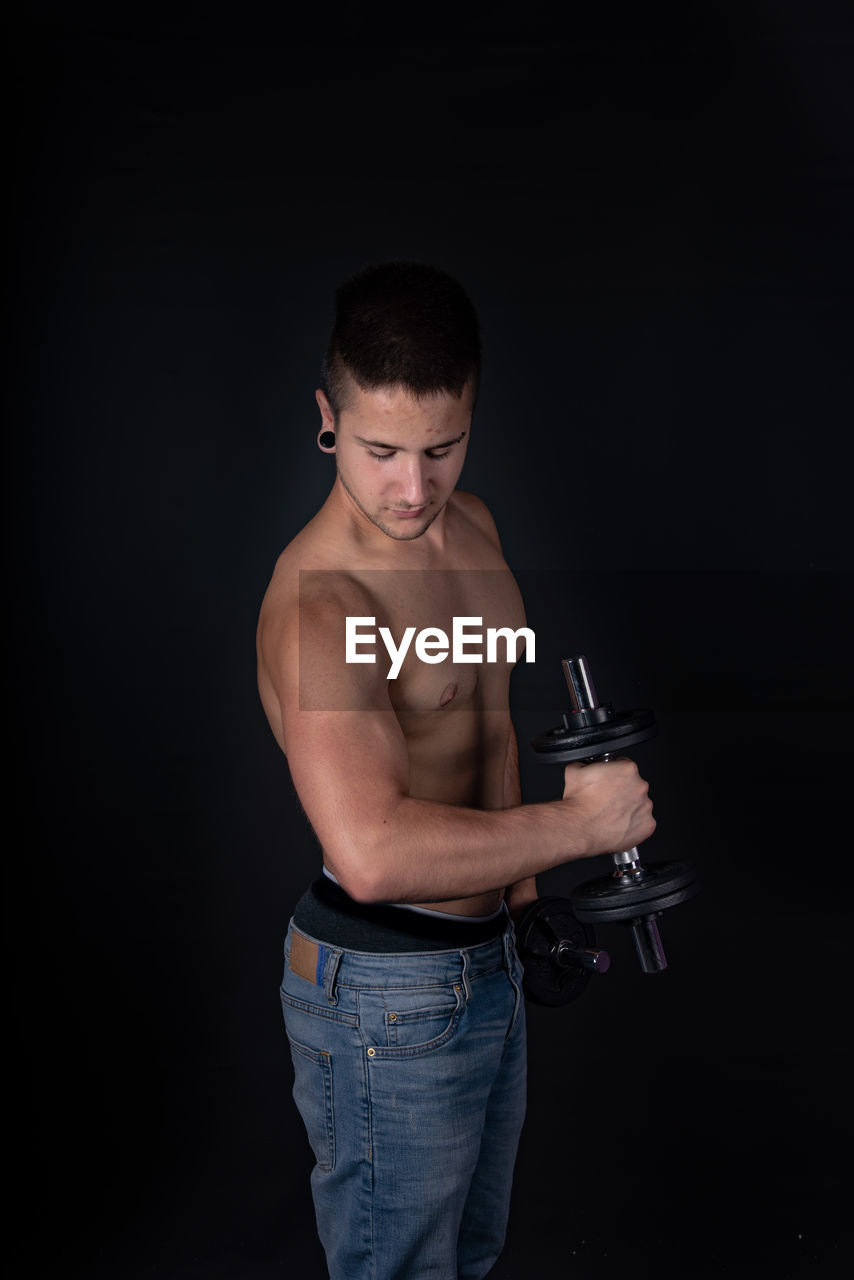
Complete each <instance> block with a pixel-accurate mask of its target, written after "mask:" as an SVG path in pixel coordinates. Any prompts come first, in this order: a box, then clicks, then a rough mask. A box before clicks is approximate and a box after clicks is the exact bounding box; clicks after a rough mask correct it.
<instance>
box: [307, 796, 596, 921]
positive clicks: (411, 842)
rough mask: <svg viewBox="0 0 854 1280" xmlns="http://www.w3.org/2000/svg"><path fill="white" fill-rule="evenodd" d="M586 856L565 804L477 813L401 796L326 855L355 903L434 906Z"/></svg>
mask: <svg viewBox="0 0 854 1280" xmlns="http://www.w3.org/2000/svg"><path fill="white" fill-rule="evenodd" d="M594 852H600V850H599V849H597V848H595V847H592V842H591V837H590V832H589V831H588V829H587V823H586V821H585V819H584V817H583V816H582V815H581V814H578V815H577V816H576V815H574V814H573V806H572V804H571V802H569V801H565V800H555V801H550V802H547V803H544V804H532V805H518V806H516V807H514V808H511V809H491V810H480V809H466V808H460V807H457V806H455V805H445V804H437V803H435V802H433V801H429V800H418V799H413V798H412V797H402V798H401V799H400V801H399V803H398V804H397V805H396V806H395V807H394V808H393V809H392V810H390V811H388V812H387V813H386V814H385V815H384V817H383V819H382V821H381V822H379V823H377V824H376V825H373V826H371V828H370V829H369V830H367V831H366V830H364V829H363V830H362V831H361V832H360V833H359V835H358V836H354V838H353V839H350V840H347V838H346V836H345V837H344V839H343V840H342V842H341V844H340V845H339V846H338V847H337V848H335V849H332V850H327V857H328V860H329V861H331V863H332V870H333V871H335V873H336V875H337V876H338V878H339V879H341V880H342V883H343V884H344V886H345V888H347V889H348V892H349V893H350V894H351V895H352V896H353V897H355V898H357V899H360V900H362V901H366V902H372V901H376V902H382V901H384V902H439V901H442V900H443V899H444V900H449V899H452V898H465V897H474V896H475V895H477V894H480V893H485V892H488V891H490V890H494V889H504V888H505V887H506V886H507V885H514V884H515V883H516V882H518V881H524V880H526V879H528V877H531V876H534V875H536V874H537V872H540V871H545V870H547V869H549V868H551V867H555V866H558V865H559V864H560V863H562V862H567V861H570V860H572V859H574V858H582V857H587V856H589V855H590V854H591V853H594ZM535 893H536V890H535V889H534V896H535Z"/></svg>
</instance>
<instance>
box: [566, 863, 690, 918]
mask: <svg viewBox="0 0 854 1280" xmlns="http://www.w3.org/2000/svg"><path fill="white" fill-rule="evenodd" d="M699 888H700V886H699V883H698V881H697V876H696V872H695V871H693V869H692V868H691V867H687V866H685V865H684V863H680V862H650V863H644V864H643V876H642V877H641V878H640V879H638V880H633V879H630V878H629V877H627V876H616V875H610V876H600V877H599V878H598V879H596V880H588V881H587V882H586V883H585V884H581V885H578V887H577V888H575V889H573V891H572V896H571V901H572V910H573V911H574V913H575V915H576V916H577V918H578V919H579V920H582V921H585V922H593V923H596V924H599V923H608V922H610V921H613V920H631V919H633V918H634V917H635V916H641V915H650V914H651V913H652V912H655V911H664V910H666V909H667V908H668V907H675V906H677V905H678V904H679V903H680V902H685V901H686V900H687V899H688V898H692V897H693V896H694V894H695V893H697V892H698V891H699Z"/></svg>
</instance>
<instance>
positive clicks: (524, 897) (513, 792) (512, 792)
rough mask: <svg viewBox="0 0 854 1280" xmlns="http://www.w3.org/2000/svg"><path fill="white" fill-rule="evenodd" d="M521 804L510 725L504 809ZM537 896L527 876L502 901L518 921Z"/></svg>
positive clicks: (533, 879) (515, 747)
mask: <svg viewBox="0 0 854 1280" xmlns="http://www.w3.org/2000/svg"><path fill="white" fill-rule="evenodd" d="M521 803H522V784H521V782H520V780H519V744H518V742H517V740H516V730H515V729H514V728H513V725H512V724H511V725H510V736H509V738H508V740H507V757H506V759H505V761H504V808H505V809H514V808H515V807H516V805H520V804H521ZM538 896H539V895H538V894H537V878H536V876H528V877H527V879H525V880H517V881H516V883H515V884H511V885H508V887H507V890H506V892H505V894H504V900H505V902H506V903H507V906H508V907H509V909H510V914H511V916H512V917H513V919H514V920H518V918H519V916H520V915H521V914H522V912H523V911H524V910H525V908H526V907H527V906H528V904H529V903H530V902H533V901H534V900H535V899H536V898H537V897H538Z"/></svg>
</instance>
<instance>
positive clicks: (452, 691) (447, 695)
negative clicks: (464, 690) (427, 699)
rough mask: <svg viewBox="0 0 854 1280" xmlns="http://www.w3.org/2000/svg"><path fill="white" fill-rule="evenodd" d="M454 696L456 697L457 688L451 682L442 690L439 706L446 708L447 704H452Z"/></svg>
mask: <svg viewBox="0 0 854 1280" xmlns="http://www.w3.org/2000/svg"><path fill="white" fill-rule="evenodd" d="M456 696H457V686H456V684H455V683H454V681H453V680H452V681H451V683H450V684H446V685H445V687H444V689H443V690H442V696H441V698H440V699H439V706H440V707H446V706H447V705H448V703H449V702H453V700H454V698H455V697H456Z"/></svg>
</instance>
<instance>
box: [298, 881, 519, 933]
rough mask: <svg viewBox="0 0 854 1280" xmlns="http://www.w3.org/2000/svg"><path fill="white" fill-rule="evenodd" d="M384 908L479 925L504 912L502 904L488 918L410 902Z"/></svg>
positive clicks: (494, 918)
mask: <svg viewBox="0 0 854 1280" xmlns="http://www.w3.org/2000/svg"><path fill="white" fill-rule="evenodd" d="M323 874H324V875H325V876H326V878H327V879H328V880H331V881H332V883H333V884H338V881H337V880H336V879H335V877H334V875H333V874H332V872H331V871H330V870H329V868H328V867H324V868H323ZM338 888H339V889H340V888H341V886H340V885H338ZM385 906H387V907H399V908H400V910H401V911H414V912H415V913H416V914H417V915H419V916H434V917H435V918H436V919H437V920H467V921H469V922H471V921H476V922H480V923H481V924H482V923H483V922H484V921H486V920H497V919H498V917H499V916H500V915H501V914H502V912H503V911H504V903H503V902H502V904H501V906H500V907H499V908H498V910H497V911H490V913H489V915H488V916H460V915H456V914H455V913H454V912H453V911H434V910H433V908H432V907H415V906H413V905H412V903H411V902H387V903H385Z"/></svg>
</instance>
